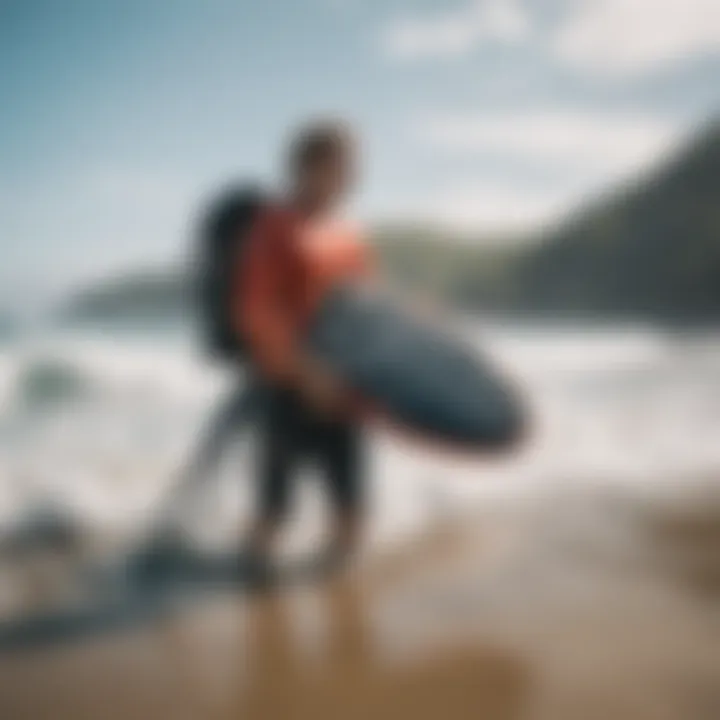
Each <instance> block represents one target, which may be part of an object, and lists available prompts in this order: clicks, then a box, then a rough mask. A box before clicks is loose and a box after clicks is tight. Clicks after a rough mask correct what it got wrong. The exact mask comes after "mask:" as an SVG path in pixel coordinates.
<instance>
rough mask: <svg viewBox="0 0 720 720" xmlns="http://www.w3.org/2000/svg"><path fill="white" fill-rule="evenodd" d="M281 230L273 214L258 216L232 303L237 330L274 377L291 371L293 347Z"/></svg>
mask: <svg viewBox="0 0 720 720" xmlns="http://www.w3.org/2000/svg"><path fill="white" fill-rule="evenodd" d="M283 231H284V228H283V227H282V225H281V224H280V223H279V222H278V221H277V220H276V219H275V218H272V217H270V216H263V217H261V218H260V219H259V221H258V223H257V225H256V227H255V228H254V230H253V234H252V236H251V237H250V238H249V241H248V247H247V253H246V254H245V257H244V258H243V260H242V262H241V264H240V265H241V266H240V267H239V268H238V272H239V273H240V281H239V287H240V292H239V293H238V296H237V305H236V311H237V312H236V318H237V323H238V329H239V331H240V332H241V333H242V334H243V335H244V336H245V337H246V338H247V340H248V341H249V344H250V346H251V349H252V353H253V355H254V356H255V357H256V358H257V360H258V361H259V362H260V364H261V365H262V367H263V368H264V369H265V370H266V371H267V372H269V373H270V374H272V375H274V376H276V377H278V378H286V377H287V376H288V375H289V374H290V373H291V371H292V354H293V348H294V332H293V327H292V315H291V312H292V308H289V307H287V306H286V305H285V302H284V300H285V298H286V297H287V286H286V284H287V282H288V274H289V271H290V264H291V263H292V261H293V259H292V257H291V254H290V250H289V248H290V245H289V243H288V242H287V238H284V237H283Z"/></svg>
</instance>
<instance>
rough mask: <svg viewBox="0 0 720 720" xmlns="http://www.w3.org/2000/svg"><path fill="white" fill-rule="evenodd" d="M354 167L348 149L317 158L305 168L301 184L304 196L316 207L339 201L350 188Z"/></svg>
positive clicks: (334, 203)
mask: <svg viewBox="0 0 720 720" xmlns="http://www.w3.org/2000/svg"><path fill="white" fill-rule="evenodd" d="M354 180H355V167H354V159H353V157H352V153H351V152H350V151H349V150H345V151H344V152H338V153H336V154H334V155H332V156H328V157H326V158H323V159H322V160H318V161H317V162H316V163H314V165H312V166H311V167H309V168H307V170H306V171H305V173H304V174H303V177H302V180H301V185H302V187H303V190H304V194H305V196H306V197H307V198H308V200H309V201H310V202H311V203H312V204H313V205H314V206H315V207H317V208H318V209H329V208H332V207H335V206H336V205H338V204H339V203H341V202H342V201H343V200H344V199H345V197H346V196H347V195H348V193H349V192H350V190H351V189H352V185H353V183H354Z"/></svg>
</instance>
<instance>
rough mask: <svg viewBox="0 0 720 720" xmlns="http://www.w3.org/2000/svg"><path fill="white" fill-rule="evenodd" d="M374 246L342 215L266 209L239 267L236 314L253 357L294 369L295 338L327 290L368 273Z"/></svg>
mask: <svg viewBox="0 0 720 720" xmlns="http://www.w3.org/2000/svg"><path fill="white" fill-rule="evenodd" d="M371 264H372V263H371V258H370V253H369V249H368V248H367V246H366V245H364V244H363V243H362V242H361V239H360V235H359V233H358V231H357V230H356V229H355V228H353V227H351V226H349V225H347V224H346V223H343V222H341V221H338V220H334V219H332V220H305V219H303V218H302V217H301V216H299V215H298V214H297V213H296V212H294V211H292V210H290V209H287V208H279V207H270V208H267V209H264V210H262V211H261V214H260V216H259V217H258V219H257V221H256V224H255V227H254V228H253V230H252V234H251V237H250V238H249V239H248V248H247V253H246V254H245V256H244V258H243V261H242V263H241V267H240V269H239V273H240V275H241V277H240V282H239V292H238V295H237V297H236V318H237V322H238V328H239V330H240V332H241V333H242V334H243V335H244V337H246V338H247V340H248V343H249V347H250V350H251V353H252V355H253V357H254V358H255V359H256V360H257V361H258V363H259V364H260V367H261V368H262V369H264V370H266V371H267V372H269V373H270V374H272V375H276V376H278V375H279V376H283V375H286V374H287V373H288V372H291V371H292V362H293V356H294V349H295V343H296V340H297V337H298V334H299V333H301V332H302V330H303V328H304V327H305V325H306V323H307V321H308V320H309V319H310V317H311V316H312V313H313V312H314V311H315V309H316V308H317V307H318V304H319V303H320V301H321V300H322V298H323V297H324V295H325V293H326V292H327V291H328V290H329V289H331V287H333V286H334V285H336V284H337V283H338V282H341V281H342V280H345V279H348V278H352V277H359V276H362V275H366V274H368V272H369V270H370V268H371Z"/></svg>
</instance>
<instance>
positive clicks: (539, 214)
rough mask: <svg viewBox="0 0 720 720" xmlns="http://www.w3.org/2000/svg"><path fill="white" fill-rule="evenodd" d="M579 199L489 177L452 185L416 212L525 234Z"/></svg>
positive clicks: (464, 225) (466, 226)
mask: <svg viewBox="0 0 720 720" xmlns="http://www.w3.org/2000/svg"><path fill="white" fill-rule="evenodd" d="M578 199H579V198H578V196H577V193H568V192H567V190H565V189H553V190H548V189H546V190H543V191H535V192H533V191H529V190H522V189H519V188H515V187H512V186H510V185H508V184H507V183H498V182H493V181H492V180H490V179H486V180H480V181H475V182H467V183H458V184H456V185H451V186H449V187H448V188H446V189H445V190H443V191H441V192H440V193H438V194H436V195H435V196H433V198H432V199H430V200H429V201H428V202H427V203H424V204H423V208H422V210H420V211H417V210H416V211H415V212H414V213H413V215H414V217H418V216H424V217H425V218H426V219H428V220H431V221H435V222H441V223H443V224H444V225H448V226H450V227H454V228H457V229H459V230H481V231H482V232H488V233H494V232H502V233H505V232H520V233H522V232H524V231H528V230H531V229H535V228H538V227H541V226H544V225H547V224H549V223H552V222H554V221H555V220H557V219H559V218H560V217H561V216H562V215H563V213H564V212H566V211H567V210H568V209H569V207H570V205H571V204H572V201H577V200H578Z"/></svg>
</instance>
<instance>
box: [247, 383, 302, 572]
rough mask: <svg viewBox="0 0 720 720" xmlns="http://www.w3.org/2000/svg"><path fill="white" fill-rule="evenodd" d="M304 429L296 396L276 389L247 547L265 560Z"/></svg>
mask: <svg viewBox="0 0 720 720" xmlns="http://www.w3.org/2000/svg"><path fill="white" fill-rule="evenodd" d="M301 433H302V427H301V425H300V418H299V415H298V409H297V407H296V403H295V401H294V398H293V397H292V396H291V395H290V394H289V393H287V392H285V391H282V390H276V391H273V392H272V394H271V396H270V398H269V399H268V405H267V407H266V412H265V417H264V422H263V425H262V428H261V432H260V441H259V447H258V457H257V470H256V472H257V493H258V497H257V506H258V508H257V514H256V516H255V519H254V521H253V523H252V525H251V527H250V532H249V534H248V537H247V542H246V551H247V553H248V555H249V556H251V557H254V558H257V559H260V560H264V559H266V558H268V557H269V556H270V554H271V552H272V549H273V546H274V544H275V540H276V539H277V535H278V533H279V531H280V528H281V525H282V523H283V521H284V519H285V517H286V515H287V511H288V507H289V503H290V499H291V498H290V493H291V490H292V480H293V475H294V473H295V471H296V469H297V463H298V460H299V454H300V450H301V447H300V446H301V440H302V438H301Z"/></svg>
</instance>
